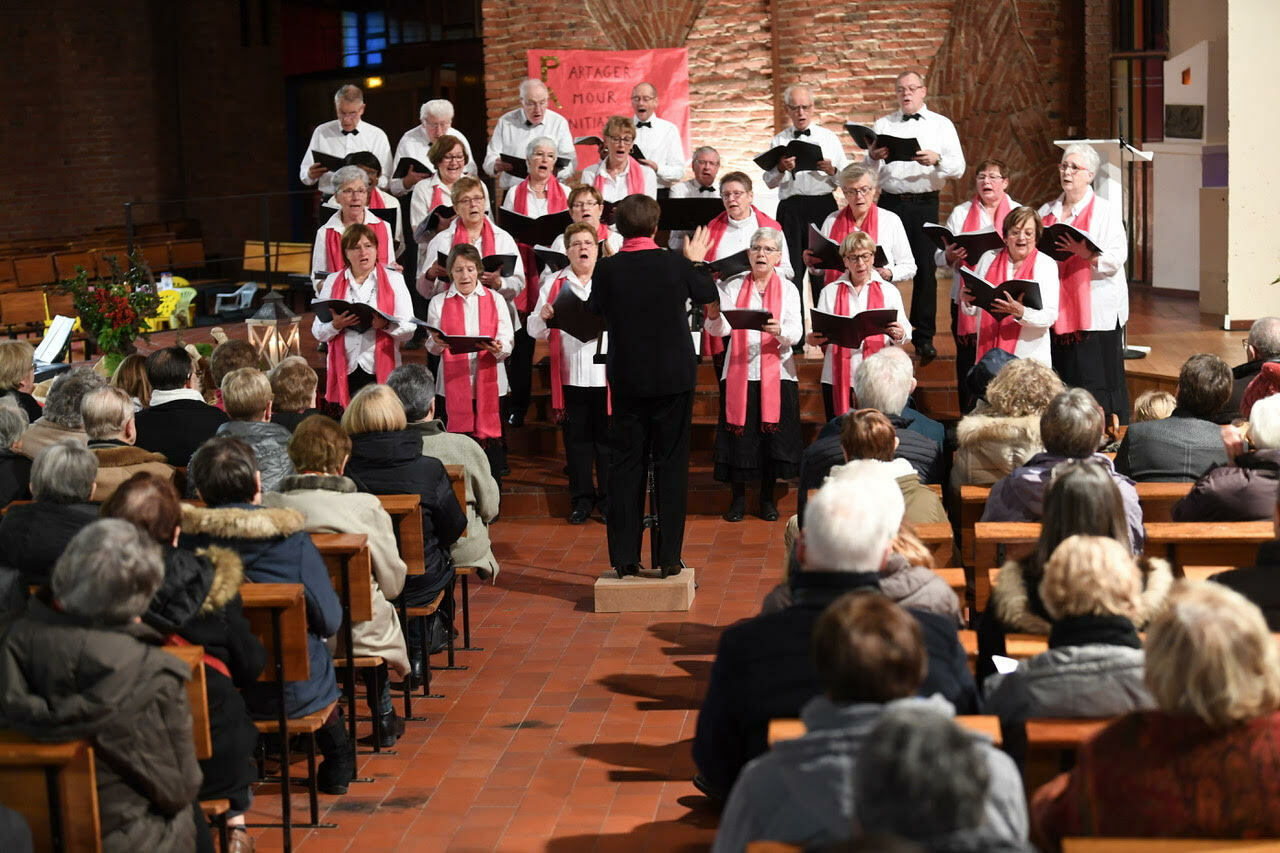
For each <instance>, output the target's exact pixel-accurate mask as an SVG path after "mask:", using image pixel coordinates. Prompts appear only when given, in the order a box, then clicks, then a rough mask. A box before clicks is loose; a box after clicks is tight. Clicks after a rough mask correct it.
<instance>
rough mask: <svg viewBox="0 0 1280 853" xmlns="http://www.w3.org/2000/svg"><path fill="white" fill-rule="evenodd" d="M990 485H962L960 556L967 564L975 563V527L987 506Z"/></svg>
mask: <svg viewBox="0 0 1280 853" xmlns="http://www.w3.org/2000/svg"><path fill="white" fill-rule="evenodd" d="M990 494H991V487H990V486H961V487H960V558H961V560H963V562H964V564H965V565H966V566H972V565H975V563H974V561H973V560H974V554H973V527H974V525H975V524H977V523H978V519H980V518H982V511H983V510H984V509H986V508H987V496H988V495H990Z"/></svg>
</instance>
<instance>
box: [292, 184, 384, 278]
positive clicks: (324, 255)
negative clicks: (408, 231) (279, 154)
mask: <svg viewBox="0 0 1280 853" xmlns="http://www.w3.org/2000/svg"><path fill="white" fill-rule="evenodd" d="M369 193H370V183H369V176H368V175H367V174H366V173H365V171H364V169H361V168H360V167H359V166H354V165H353V166H343V167H342V168H341V169H339V170H338V171H336V172H334V173H333V198H334V200H335V201H336V202H337V203H338V209H337V210H336V211H335V212H334V214H333V216H330V217H329V219H328V221H327V222H325V223H324V225H321V226H320V230H319V231H317V232H316V239H315V243H314V245H313V246H312V248H311V282H312V285H313V286H315V287H316V288H317V290H318V289H319V282H318V281H316V274H317V273H325V274H326V275H332V274H333V273H339V272H342V271H343V270H344V269H346V268H347V265H348V264H347V257H346V253H345V252H344V251H343V248H342V235H343V233H344V232H345V231H346V230H347V228H349V227H350V226H352V225H359V224H364V225H367V226H368V227H370V228H372V229H373V231H374V233H375V234H376V235H377V237H378V239H377V243H378V264H379V265H380V266H384V267H391V268H393V269H396V270H399V269H400V265H399V264H397V263H396V259H395V255H394V253H393V252H394V235H393V234H392V233H391V226H389V225H388V224H387V223H386V221H385V220H384V219H383V218H382V217H380V216H378V214H376V213H374V212H373V211H372V210H370V209H369Z"/></svg>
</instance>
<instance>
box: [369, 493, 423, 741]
mask: <svg viewBox="0 0 1280 853" xmlns="http://www.w3.org/2000/svg"><path fill="white" fill-rule="evenodd" d="M377 497H378V501H379V502H380V503H381V504H382V508H383V509H384V510H385V511H386V513H387V515H389V516H391V529H392V531H393V532H394V533H395V537H396V550H397V551H398V552H399V554H400V559H401V560H403V561H404V565H405V577H406V578H408V577H412V576H414V575H424V574H426V572H427V568H426V564H425V561H424V559H423V555H422V544H423V542H422V540H423V537H424V534H423V532H422V499H421V498H420V497H419V496H418V495H378V496H377ZM393 603H394V604H395V606H396V610H397V612H398V613H399V614H400V624H401V626H403V630H408V616H407V614H406V613H405V606H406V605H405V601H404V595H403V594H401V595H400V596H399V597H398V598H397V599H395V601H394V602H393ZM405 639H406V641H407V640H408V638H407V637H406V638H405ZM404 718H405V719H406V720H417V721H419V722H421V721H423V720H425V719H426V717H415V716H414V715H413V691H412V690H411V689H409V688H408V687H406V688H405V691H404Z"/></svg>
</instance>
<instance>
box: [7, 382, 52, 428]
mask: <svg viewBox="0 0 1280 853" xmlns="http://www.w3.org/2000/svg"><path fill="white" fill-rule="evenodd" d="M7 397H12V398H13V401H14V403H16V404H17V406H18V408H19V409H22V411H24V412H26V413H27V423H29V424H33V423H35V422H36V421H37V420H39V419H40V416H41V415H43V414H44V408H43V407H42V406H41V405H40V404H39V403H37V402H36V398H35V397H32V396H31V395H30V394H28V393H27V392H25V391H19V390H18V389H16V388H11V389H9V390H8V391H0V400H3V399H5V398H7Z"/></svg>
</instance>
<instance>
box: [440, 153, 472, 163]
mask: <svg viewBox="0 0 1280 853" xmlns="http://www.w3.org/2000/svg"><path fill="white" fill-rule="evenodd" d="M440 159H441V161H442V162H445V163H465V162H467V155H466V154H446V155H444V157H442V158H440Z"/></svg>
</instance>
